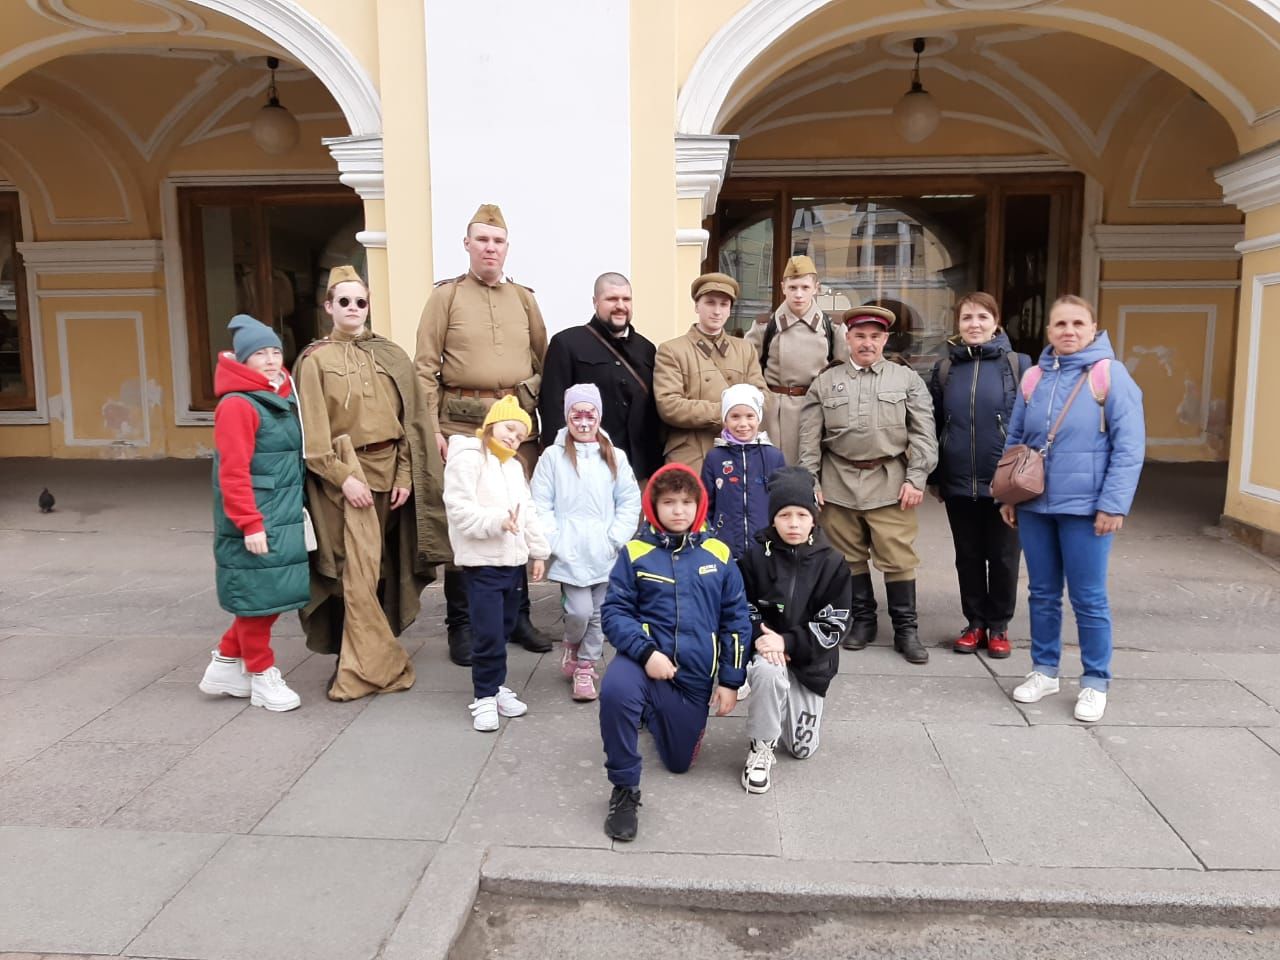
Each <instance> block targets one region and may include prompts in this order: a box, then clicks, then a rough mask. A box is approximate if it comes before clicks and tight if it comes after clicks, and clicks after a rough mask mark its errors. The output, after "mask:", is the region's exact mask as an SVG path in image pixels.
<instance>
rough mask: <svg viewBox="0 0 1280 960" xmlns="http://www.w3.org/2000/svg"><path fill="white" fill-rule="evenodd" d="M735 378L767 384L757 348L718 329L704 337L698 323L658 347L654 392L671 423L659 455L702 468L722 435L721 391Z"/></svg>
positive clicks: (757, 383)
mask: <svg viewBox="0 0 1280 960" xmlns="http://www.w3.org/2000/svg"><path fill="white" fill-rule="evenodd" d="M735 383H750V384H753V385H755V386H757V387H759V388H760V390H761V391H762V392H763V391H764V389H765V383H764V377H763V376H761V374H760V358H759V357H758V356H757V355H756V350H755V347H753V346H751V344H749V343H747V342H746V341H745V340H740V339H738V338H737V337H731V336H729V335H728V334H725V333H721V334H720V335H719V336H717V337H708V336H707V335H706V334H704V333H702V332H701V331H699V330H698V327H697V325H696V324H695V325H693V326H692V327H690V328H689V332H688V333H686V334H684V335H683V336H680V337H676V338H675V339H673V340H668V341H667V342H666V343H664V344H661V345H660V346H659V347H658V354H657V357H656V358H655V360H654V365H653V396H654V399H655V400H656V401H657V405H658V415H659V416H660V417H662V419H663V420H664V421H665V422H666V424H667V425H668V426H669V427H670V428H671V429H670V430H669V431H668V432H667V443H666V447H665V449H664V451H663V454H664V456H665V458H666V460H667V462H669V463H670V462H672V461H679V462H680V463H684V464H687V465H688V466H690V467H692V468H693V469H694V471H700V470H701V469H702V461H703V458H705V457H706V455H707V451H708V450H710V449H711V447H712V445H713V444H714V443H715V440H716V437H718V436H719V435H720V431H721V430H722V429H723V425H722V423H721V420H720V394H722V393H724V391H725V390H726V389H727V388H728V387H731V386H733V385H734V384H735Z"/></svg>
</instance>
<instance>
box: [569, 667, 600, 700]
mask: <svg viewBox="0 0 1280 960" xmlns="http://www.w3.org/2000/svg"><path fill="white" fill-rule="evenodd" d="M599 696H600V694H599V693H597V692H596V668H595V664H593V663H592V662H591V661H590V660H579V661H578V663H577V667H576V669H575V670H574V671H573V699H575V700H579V701H582V702H586V701H588V700H595V699H596V698H597V697H599Z"/></svg>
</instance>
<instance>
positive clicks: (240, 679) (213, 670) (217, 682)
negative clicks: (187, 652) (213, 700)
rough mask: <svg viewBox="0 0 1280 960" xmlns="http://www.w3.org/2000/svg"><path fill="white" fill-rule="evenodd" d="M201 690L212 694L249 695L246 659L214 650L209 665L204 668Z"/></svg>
mask: <svg viewBox="0 0 1280 960" xmlns="http://www.w3.org/2000/svg"><path fill="white" fill-rule="evenodd" d="M200 692H201V693H207V694H210V695H211V696H219V695H225V696H228V697H247V696H249V694H250V692H251V690H250V684H249V675H248V674H247V673H245V672H244V661H243V660H241V659H240V658H239V657H224V656H223V655H222V654H220V653H218V651H217V650H214V651H213V653H212V654H210V659H209V666H207V667H205V668H204V677H202V678H201V680H200Z"/></svg>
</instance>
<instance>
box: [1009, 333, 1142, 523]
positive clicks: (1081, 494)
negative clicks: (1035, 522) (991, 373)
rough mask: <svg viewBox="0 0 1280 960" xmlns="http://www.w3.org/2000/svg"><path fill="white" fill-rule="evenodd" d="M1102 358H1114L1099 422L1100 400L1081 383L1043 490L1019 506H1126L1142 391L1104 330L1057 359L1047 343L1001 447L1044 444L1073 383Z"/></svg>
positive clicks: (1115, 509)
mask: <svg viewBox="0 0 1280 960" xmlns="http://www.w3.org/2000/svg"><path fill="white" fill-rule="evenodd" d="M1104 358H1105V359H1110V360H1111V361H1112V363H1111V387H1110V389H1109V390H1108V391H1107V402H1106V406H1105V407H1104V408H1103V410H1104V412H1105V414H1106V416H1105V420H1104V418H1102V417H1100V416H1099V408H1098V404H1097V403H1096V402H1094V399H1093V394H1092V393H1090V392H1089V384H1088V383H1087V382H1086V383H1085V384H1084V386H1082V387H1081V388H1080V393H1079V394H1078V395H1077V396H1076V399H1075V402H1074V403H1073V404H1072V405H1071V409H1070V410H1069V411H1068V412H1067V416H1066V419H1065V420H1064V421H1063V424H1062V427H1061V429H1060V430H1059V431H1058V436H1057V438H1056V439H1055V440H1054V443H1053V449H1052V450H1050V451H1049V454H1048V457H1047V458H1046V459H1045V470H1044V474H1045V483H1044V493H1043V494H1041V495H1040V496H1039V497H1036V498H1035V499H1034V500H1029V501H1027V502H1026V503H1023V504H1020V505H1019V509H1022V510H1030V511H1033V512H1035V513H1061V514H1073V515H1076V516H1093V515H1094V514H1095V513H1097V512H1099V511H1101V512H1102V513H1111V514H1119V515H1122V516H1123V515H1125V514H1127V513H1128V512H1129V507H1130V506H1132V504H1133V495H1134V493H1135V492H1136V491H1137V489H1138V475H1139V474H1140V473H1141V472H1142V461H1143V458H1144V456H1145V454H1146V444H1147V434H1146V424H1145V423H1144V422H1143V413H1142V391H1141V390H1139V389H1138V385H1137V384H1136V383H1134V382H1133V377H1131V376H1130V375H1129V371H1128V370H1126V369H1125V367H1124V364H1122V363H1120V362H1118V361H1116V359H1115V353H1114V352H1113V351H1112V349H1111V340H1110V339H1109V338H1108V337H1107V335H1106V334H1105V333H1099V334H1098V336H1097V338H1096V339H1095V340H1094V341H1093V343H1091V344H1089V346H1087V347H1085V348H1084V349H1083V350H1081V351H1080V352H1079V353H1073V354H1071V355H1070V356H1067V357H1059V356H1057V355H1056V354H1055V353H1054V351H1053V348H1052V347H1045V349H1044V352H1043V353H1041V354H1040V367H1041V369H1042V370H1043V371H1044V375H1043V376H1042V378H1041V380H1040V383H1039V384H1037V386H1036V389H1035V392H1034V393H1033V394H1032V395H1031V400H1030V402H1029V403H1024V402H1023V401H1022V399H1021V397H1019V399H1018V402H1017V403H1015V404H1014V405H1013V423H1012V424H1011V426H1010V428H1009V439H1008V441H1007V442H1006V444H1005V449H1008V448H1009V447H1012V446H1014V445H1016V444H1019V443H1025V444H1027V445H1028V446H1031V447H1035V448H1037V449H1040V448H1043V447H1044V445H1045V442H1046V440H1047V438H1048V435H1049V430H1050V428H1051V427H1052V426H1053V421H1054V420H1055V419H1056V418H1057V416H1058V413H1059V412H1060V411H1061V410H1062V405H1063V404H1064V403H1066V402H1067V397H1069V396H1070V395H1071V390H1072V388H1074V387H1075V385H1076V382H1077V381H1078V380H1079V379H1080V378H1081V377H1084V376H1087V375H1088V368H1089V367H1090V366H1091V365H1092V364H1094V363H1097V362H1098V361H1099V360H1102V359H1104ZM1104 425H1105V429H1103V427H1104Z"/></svg>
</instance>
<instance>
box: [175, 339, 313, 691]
mask: <svg viewBox="0 0 1280 960" xmlns="http://www.w3.org/2000/svg"><path fill="white" fill-rule="evenodd" d="M228 326H229V327H230V329H231V333H232V345H233V347H234V353H221V354H219V355H218V369H217V373H216V374H215V376H214V388H215V390H216V392H217V394H218V397H219V399H218V407H217V409H216V410H215V411H214V415H213V443H214V447H215V448H216V451H217V452H216V453H215V454H214V458H213V536H214V541H213V555H214V560H215V562H216V565H217V586H218V603H219V604H220V605H221V606H222V608H223V609H224V610H226V611H227V612H229V613H232V614H234V615H235V620H234V621H233V622H232V624H231V627H230V629H228V630H227V632H226V633H225V634H223V637H222V642H221V643H220V644H219V645H218V649H217V650H214V651H213V654H212V656H211V658H210V661H209V666H208V668H207V669H206V670H205V672H204V677H203V678H202V679H201V681H200V690H201V691H202V692H204V693H208V694H213V695H225V696H231V697H248V698H249V702H250V703H251V704H252V705H253V706H255V707H265V708H266V709H268V710H274V711H284V710H293V709H295V708H296V707H297V706H299V704H300V703H301V702H302V701H301V700H300V699H299V697H298V695H297V694H296V693H294V692H293V691H292V690H290V689H289V686H288V684H286V683H285V682H284V678H283V677H282V676H281V675H280V671H279V670H278V669H277V668H276V666H275V656H274V654H273V653H272V652H271V627H272V625H273V624H274V623H275V621H276V618H277V617H279V616H280V614H281V613H283V612H284V611H286V610H297V609H299V608H300V607H303V606H305V605H306V603H307V601H308V599H309V598H310V595H311V590H310V571H309V567H308V564H307V543H306V536H305V534H304V532H303V510H302V480H303V476H304V467H303V464H302V427H301V421H300V420H299V419H298V405H297V401H296V400H295V399H294V396H293V381H292V380H291V379H290V377H289V374H288V371H286V370H285V369H284V357H283V354H282V352H281V344H280V338H279V337H278V336H277V335H276V332H275V331H274V330H272V329H271V328H270V327H268V326H266V325H265V324H262V323H259V322H258V321H257V320H255V319H254V318H253V317H250V316H246V315H245V314H238V315H237V316H235V317H233V318H232V319H231V322H230V323H229V324H228Z"/></svg>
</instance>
